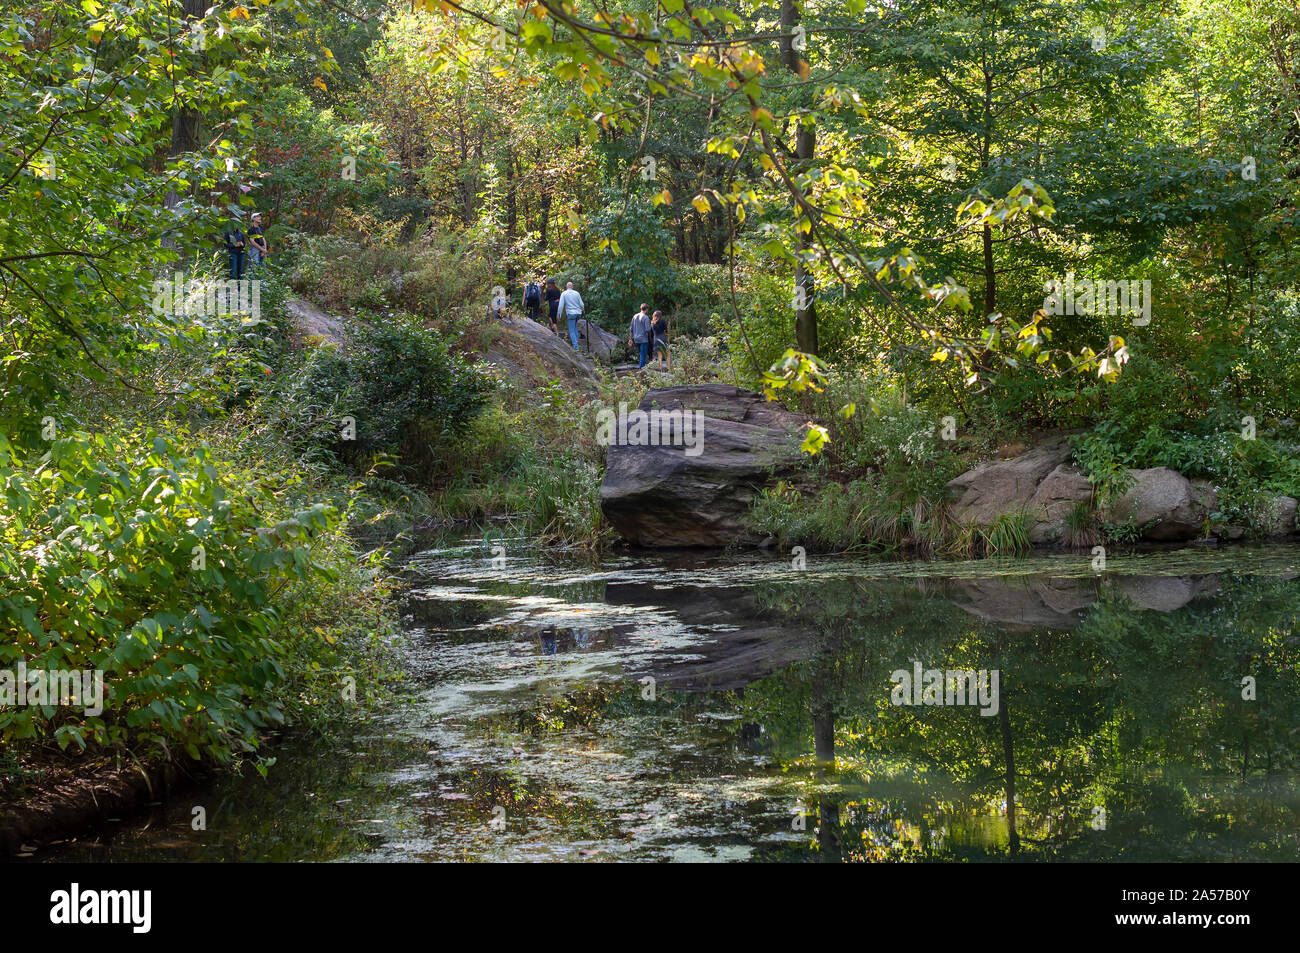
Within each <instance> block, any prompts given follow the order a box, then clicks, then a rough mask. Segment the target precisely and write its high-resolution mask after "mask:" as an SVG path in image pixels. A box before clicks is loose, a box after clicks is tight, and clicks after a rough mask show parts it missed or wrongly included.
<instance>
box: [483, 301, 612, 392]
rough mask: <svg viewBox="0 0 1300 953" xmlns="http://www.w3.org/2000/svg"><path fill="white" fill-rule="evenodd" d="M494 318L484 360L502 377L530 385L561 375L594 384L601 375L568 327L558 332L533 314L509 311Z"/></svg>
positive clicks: (576, 381) (561, 376)
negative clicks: (577, 346) (525, 315)
mask: <svg viewBox="0 0 1300 953" xmlns="http://www.w3.org/2000/svg"><path fill="white" fill-rule="evenodd" d="M493 320H495V321H497V333H496V336H495V339H494V340H493V341H492V342H491V343H490V344H489V345H487V346H486V347H485V349H484V351H483V360H484V361H486V362H487V363H488V364H491V365H493V366H494V367H496V368H497V370H498V371H499V372H500V374H501V375H502V376H503V377H506V378H508V379H510V380H513V381H516V382H517V383H520V384H523V385H525V386H529V387H536V386H540V385H543V384H547V383H549V382H550V381H553V380H555V379H556V378H560V379H561V380H567V381H570V382H572V383H577V384H579V385H582V386H584V387H585V386H590V387H593V388H594V386H595V384H596V381H597V379H598V378H597V376H596V371H595V368H594V366H593V364H592V361H591V359H590V358H588V357H587V356H586V355H584V354H580V353H578V352H577V351H575V350H574V349H573V345H572V344H570V343H569V336H568V331H567V329H566V330H565V331H564V333H563V335H562V336H561V335H555V334H552V333H551V329H550V328H546V327H543V326H542V325H540V324H538V323H537V322H536V321H534V320H532V319H531V318H516V317H514V316H513V315H509V314H503V315H502V316H501V317H499V318H494V319H493ZM594 332H595V329H594V328H593V334H594Z"/></svg>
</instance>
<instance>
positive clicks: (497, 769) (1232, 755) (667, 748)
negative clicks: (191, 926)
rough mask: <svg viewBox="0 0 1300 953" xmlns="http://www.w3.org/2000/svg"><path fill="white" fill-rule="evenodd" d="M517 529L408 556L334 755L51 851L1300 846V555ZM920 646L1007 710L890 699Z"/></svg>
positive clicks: (1018, 854) (680, 852) (297, 747)
mask: <svg viewBox="0 0 1300 953" xmlns="http://www.w3.org/2000/svg"><path fill="white" fill-rule="evenodd" d="M500 542H501V540H499V539H493V540H483V539H477V538H472V539H464V540H460V541H458V542H456V543H455V544H454V545H450V546H448V545H442V546H437V547H434V548H430V549H428V550H426V551H424V552H421V553H419V554H417V555H416V556H414V557H412V558H411V560H410V563H409V565H408V566H407V568H406V570H405V579H406V582H407V585H408V588H407V589H406V591H405V595H404V607H403V612H404V615H405V620H406V631H407V644H406V645H405V647H404V652H405V653H406V655H407V660H408V661H407V665H408V668H409V671H410V673H411V674H410V680H409V685H408V690H407V691H406V692H405V693H404V695H403V697H401V698H400V699H399V700H398V701H397V702H396V703H394V704H393V705H391V706H390V707H389V708H388V709H387V710H386V711H385V712H384V713H383V714H382V715H381V716H380V717H379V718H378V719H376V720H375V721H374V722H373V723H372V724H370V725H368V726H367V727H365V728H362V729H360V730H358V731H357V732H355V733H354V734H353V735H352V736H351V737H350V738H349V739H348V740H347V741H346V742H344V744H343V745H342V746H341V747H340V746H339V745H337V744H336V745H333V746H324V745H322V744H319V743H314V742H312V741H310V740H308V739H304V738H296V739H295V738H293V737H290V738H289V739H287V740H285V741H284V742H283V743H282V744H281V745H280V746H279V747H278V749H277V750H276V751H275V752H274V753H275V755H276V757H277V763H276V765H275V766H274V767H273V768H272V769H271V771H270V775H269V777H268V778H267V779H265V780H263V779H262V778H261V777H259V776H258V775H257V774H256V773H255V772H252V771H249V772H248V773H247V776H244V777H238V778H233V779H227V780H223V781H220V782H218V783H215V784H213V785H212V786H210V787H208V788H206V789H202V790H199V791H195V792H187V793H186V794H184V795H181V796H180V797H179V798H177V799H176V800H175V801H173V802H172V803H170V804H166V805H162V806H159V807H157V808H155V809H154V810H153V811H152V813H150V814H147V815H142V816H139V817H134V818H124V819H123V820H122V822H121V823H118V824H113V825H110V826H109V827H108V828H106V829H105V830H103V831H101V832H100V833H99V834H98V835H92V836H87V837H83V838H81V839H79V840H78V841H77V842H75V843H73V844H69V845H64V846H62V847H59V848H54V849H51V850H46V851H42V852H41V853H39V854H38V856H37V859H53V860H118V861H121V860H277V861H289V860H313V861H325V860H366V861H405V860H488V861H498V860H499V861H507V860H510V861H514V860H678V861H696V860H709V861H728V860H757V861H763V860H768V861H773V860H799V861H805V860H807V861H827V860H830V861H863V860H960V859H966V860H1008V859H1014V860H1054V859H1063V860H1108V859H1125V860H1291V861H1294V860H1297V859H1300V784H1298V781H1300V758H1298V757H1297V743H1298V742H1300V627H1298V626H1297V620H1298V619H1300V549H1297V548H1295V547H1263V548H1234V549H1224V550H1222V551H1213V550H1198V549H1189V550H1180V551H1173V552H1169V551H1166V552H1159V553H1146V554H1134V555H1129V556H1112V557H1111V558H1110V560H1109V562H1108V564H1107V566H1106V571H1105V572H1103V573H1097V572H1094V571H1093V567H1092V565H1091V562H1092V557H1091V556H1089V555H1056V556H1051V557H1034V558H1029V559H1016V560H983V561H979V562H968V563H953V562H941V563H921V562H886V561H868V560H863V559H855V558H848V557H818V556H815V555H813V556H810V557H808V562H807V566H806V568H804V569H796V568H794V566H793V565H792V562H793V561H792V560H791V559H790V558H789V557H788V556H783V555H779V554H758V553H724V554H717V553H713V554H671V555H663V554H651V555H616V556H613V557H609V558H606V559H605V560H603V561H602V562H600V563H598V564H594V565H593V564H590V563H583V562H578V561H571V560H566V559H565V558H564V557H561V556H558V555H556V554H554V553H549V552H546V551H544V550H542V549H539V548H538V547H534V546H531V545H530V544H529V543H528V542H527V541H524V540H518V541H507V543H508V546H509V549H508V555H507V558H506V560H505V564H504V566H502V565H501V562H500V560H494V558H493V553H492V550H491V546H493V545H496V544H498V543H500ZM918 663H919V665H920V666H921V668H922V670H923V671H924V670H929V669H939V670H945V671H946V670H974V671H984V672H987V673H989V678H990V683H991V682H992V679H993V678H994V677H996V679H997V686H998V697H997V704H996V711H994V710H993V707H994V706H993V705H991V704H987V703H986V704H985V705H984V709H985V710H986V711H987V712H988V713H987V714H982V713H981V708H980V706H978V705H975V706H972V705H951V706H949V705H924V704H922V705H896V704H894V703H893V701H894V697H893V696H894V694H895V693H894V687H895V682H894V681H893V680H891V676H892V675H893V673H895V672H896V671H906V672H908V673H909V674H910V673H912V672H913V671H915V666H916V665H917V664H918ZM1247 679H1251V680H1253V682H1251V681H1247ZM1252 686H1253V695H1254V698H1253V699H1250V698H1243V694H1245V695H1251V694H1252V691H1251V687H1252ZM908 697H909V698H910V697H911V696H908ZM986 702H987V699H986ZM1009 804H1011V805H1014V809H1012V810H1008V805H1009ZM193 805H202V806H204V807H205V809H206V812H207V830H206V831H201V832H196V831H193V830H191V829H190V821H191V808H192V806H193Z"/></svg>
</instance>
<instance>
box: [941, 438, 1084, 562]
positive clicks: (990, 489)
mask: <svg viewBox="0 0 1300 953" xmlns="http://www.w3.org/2000/svg"><path fill="white" fill-rule="evenodd" d="M1070 456H1071V450H1070V446H1069V444H1067V443H1066V441H1065V438H1064V437H1056V438H1053V439H1051V440H1047V441H1044V442H1043V443H1041V444H1039V445H1038V446H1036V447H1034V448H1033V449H1032V450H1029V451H1027V452H1025V453H1022V454H1021V455H1020V456H1018V457H1015V458H1013V459H1011V460H997V461H994V462H991V463H985V464H982V465H981V466H978V467H976V468H975V469H974V470H968V471H967V472H965V473H963V474H962V475H961V476H959V477H957V478H956V479H954V480H951V481H949V483H948V489H949V490H950V491H952V492H953V493H954V494H956V496H957V499H956V501H955V502H954V503H953V505H952V509H951V513H952V516H953V518H954V519H956V520H957V521H958V522H959V523H968V524H969V523H974V524H977V525H980V526H989V525H991V524H992V523H993V522H994V521H995V520H996V519H997V518H998V517H999V516H1002V515H1003V514H1007V513H1015V512H1019V511H1024V512H1025V513H1027V514H1028V515H1029V517H1030V521H1031V522H1030V527H1029V540H1030V542H1032V543H1051V542H1056V541H1058V540H1060V539H1062V538H1063V537H1064V535H1065V526H1066V523H1065V517H1066V514H1067V513H1069V511H1070V510H1071V509H1072V508H1073V507H1075V506H1077V505H1079V504H1080V503H1082V502H1086V501H1087V500H1088V499H1090V498H1091V496H1092V487H1091V485H1090V484H1089V483H1088V481H1087V479H1086V478H1085V477H1084V476H1083V474H1082V473H1080V472H1079V471H1078V470H1077V469H1075V468H1074V467H1073V466H1070V465H1069V463H1068V461H1069V459H1070Z"/></svg>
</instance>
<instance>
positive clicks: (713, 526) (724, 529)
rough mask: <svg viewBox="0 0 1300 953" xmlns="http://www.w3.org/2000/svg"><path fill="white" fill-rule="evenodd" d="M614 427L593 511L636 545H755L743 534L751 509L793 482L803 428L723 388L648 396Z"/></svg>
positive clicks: (757, 399) (747, 395)
mask: <svg viewBox="0 0 1300 953" xmlns="http://www.w3.org/2000/svg"><path fill="white" fill-rule="evenodd" d="M611 416H613V415H611ZM616 420H617V426H616V427H614V428H612V429H613V432H612V433H610V434H609V435H608V436H609V437H610V443H609V450H608V456H607V460H606V466H605V482H604V483H603V485H602V486H601V489H600V507H601V510H602V511H603V512H604V514H605V517H606V519H608V520H609V522H610V525H611V526H613V527H614V529H615V530H616V531H617V532H618V533H619V535H621V536H622V537H623V538H624V539H625V540H627V541H628V542H630V543H634V544H637V545H641V546H726V545H729V544H731V543H755V542H758V539H757V538H756V536H755V535H754V533H753V532H752V531H751V530H750V529H749V528H748V526H747V525H746V515H747V513H748V511H749V507H750V504H751V502H752V501H753V499H754V496H755V495H756V494H757V493H758V491H759V490H760V489H761V488H763V487H765V486H767V485H769V484H771V483H772V482H774V481H775V480H779V479H791V478H793V477H794V476H795V474H796V468H797V465H798V461H799V456H800V454H799V445H800V443H801V442H802V439H803V433H804V429H805V428H804V424H805V423H806V421H805V419H804V418H803V417H802V416H800V415H798V414H794V413H791V412H790V411H788V410H785V409H783V408H782V407H781V406H780V405H779V404H776V403H773V402H768V401H766V400H765V399H764V398H763V395H762V394H756V393H754V392H753V391H746V390H741V389H740V388H738V387H733V386H731V385H729V384H701V385H691V386H684V387H668V388H663V389H659V390H652V391H650V392H649V393H647V394H646V396H645V398H644V399H643V400H642V401H641V404H640V406H639V407H638V408H637V410H635V411H631V412H629V413H628V414H627V415H626V416H624V417H618V418H616Z"/></svg>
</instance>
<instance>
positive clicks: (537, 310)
mask: <svg viewBox="0 0 1300 953" xmlns="http://www.w3.org/2000/svg"><path fill="white" fill-rule="evenodd" d="M523 302H524V313H526V314H527V315H528V317H529V318H531V319H532V320H534V321H537V322H538V323H539V324H540V323H541V317H542V286H541V285H539V284H538V283H537V282H536V281H530V282H528V284H526V285H524V298H523Z"/></svg>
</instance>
